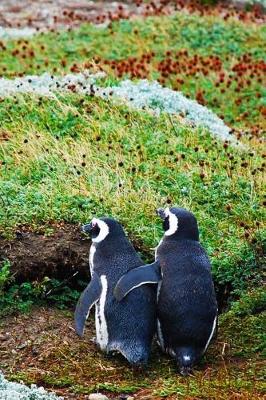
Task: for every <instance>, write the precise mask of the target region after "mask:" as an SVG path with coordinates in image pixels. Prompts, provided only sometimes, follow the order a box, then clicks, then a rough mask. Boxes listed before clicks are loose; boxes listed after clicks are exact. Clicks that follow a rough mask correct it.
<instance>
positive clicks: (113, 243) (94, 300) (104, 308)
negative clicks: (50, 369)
mask: <svg viewBox="0 0 266 400" xmlns="http://www.w3.org/2000/svg"><path fill="white" fill-rule="evenodd" d="M82 230H83V231H84V232H85V233H87V234H89V235H90V236H91V238H92V244H91V248H90V253H89V265H90V273H91V281H90V283H89V284H88V286H87V287H86V289H85V290H84V292H83V293H82V294H81V296H80V299H79V301H78V304H77V306H76V310H75V315H74V320H75V330H76V333H77V334H78V335H79V336H82V335H83V333H84V329H85V323H86V319H87V318H88V316H89V313H90V310H91V308H92V307H93V306H95V326H96V343H97V344H98V345H99V347H100V349H101V350H102V351H103V352H105V353H107V354H108V353H111V354H112V353H113V352H119V353H121V354H122V355H123V356H124V357H125V358H126V359H127V361H128V362H129V363H130V364H132V365H133V366H136V367H141V366H142V365H145V364H146V363H147V361H148V358H149V354H150V348H151V342H152V339H153V336H154V333H155V330H156V285H154V282H155V283H156V282H157V281H158V278H157V273H159V272H158V271H157V272H156V271H155V270H153V271H154V274H153V277H152V274H150V276H151V282H150V283H151V285H145V286H141V287H139V288H136V290H134V291H132V293H130V294H129V295H128V296H127V297H126V298H125V299H123V300H122V301H120V302H118V301H117V300H116V299H115V297H114V295H113V291H114V288H115V285H116V283H117V282H118V280H119V279H120V277H121V276H122V275H124V274H126V273H127V272H128V271H130V270H131V269H133V268H136V267H139V266H142V265H143V262H142V260H141V258H140V257H139V255H138V254H137V252H136V250H135V249H134V247H133V246H132V244H131V243H130V242H129V240H128V239H127V237H126V235H125V232H124V230H123V228H122V226H121V224H120V223H119V222H118V221H116V220H115V219H112V218H109V217H102V218H93V219H92V221H91V223H89V224H86V225H84V226H83V227H82ZM147 269H149V268H147ZM153 281H154V282H153Z"/></svg>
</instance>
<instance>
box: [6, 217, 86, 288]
mask: <svg viewBox="0 0 266 400" xmlns="http://www.w3.org/2000/svg"><path fill="white" fill-rule="evenodd" d="M89 247H90V240H88V239H86V238H84V237H83V236H82V233H81V232H80V228H79V227H78V226H75V225H70V224H68V225H66V224H61V225H60V226H57V228H56V230H55V231H54V233H53V234H51V235H48V236H47V235H45V234H44V233H36V232H31V231H27V230H26V229H21V230H20V231H17V238H15V239H13V240H7V239H3V238H0V261H1V260H5V259H7V260H9V262H10V264H11V272H12V274H13V275H14V277H15V280H16V281H17V282H23V281H26V280H30V281H33V280H41V279H43V278H44V277H45V276H48V277H49V278H55V279H60V280H62V279H67V278H69V277H71V276H73V275H74V274H75V273H76V272H78V277H79V278H81V279H83V278H86V280H88V276H89V268H88V256H89Z"/></svg>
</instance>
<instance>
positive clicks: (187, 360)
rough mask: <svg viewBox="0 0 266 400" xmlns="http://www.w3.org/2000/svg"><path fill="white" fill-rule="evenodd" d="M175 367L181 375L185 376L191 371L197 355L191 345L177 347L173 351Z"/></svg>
mask: <svg viewBox="0 0 266 400" xmlns="http://www.w3.org/2000/svg"><path fill="white" fill-rule="evenodd" d="M175 354H176V362H177V367H178V370H179V372H180V374H181V375H183V376H187V375H190V374H191V373H192V370H193V366H194V364H195V362H196V361H197V359H198V357H197V355H196V351H195V350H194V349H192V348H191V347H178V348H177V349H176V351H175Z"/></svg>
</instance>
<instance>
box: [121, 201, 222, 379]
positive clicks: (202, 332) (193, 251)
mask: <svg viewBox="0 0 266 400" xmlns="http://www.w3.org/2000/svg"><path fill="white" fill-rule="evenodd" d="M157 213H158V215H159V216H160V217H161V218H162V220H163V229H164V236H163V238H162V240H161V241H160V243H159V245H158V247H157V249H156V254H155V259H156V261H155V263H154V267H155V268H158V264H159V265H160V269H161V277H162V280H161V282H159V285H158V292H157V301H158V306H157V307H158V310H157V335H158V339H159V343H160V346H161V348H162V349H163V351H164V352H166V353H168V354H170V355H171V356H172V357H174V358H175V360H176V362H177V365H178V368H179V371H180V373H181V374H183V375H187V374H188V373H189V372H190V371H191V369H192V367H193V366H194V365H195V364H196V363H197V362H198V361H199V360H200V358H201V357H202V356H203V354H204V353H205V351H206V350H207V348H208V346H209V343H210V341H211V339H212V337H213V334H214V332H215V329H216V325H217V302H216V296H215V291H214V285H213V281H212V276H211V265H210V261H209V259H208V256H207V254H206V252H205V250H204V249H203V248H202V246H201V245H200V243H199V231H198V225H197V220H196V218H195V216H194V215H193V214H192V213H191V212H189V211H187V210H185V209H183V208H175V207H173V208H171V209H169V208H166V209H165V210H164V209H159V210H157ZM150 269H151V268H150ZM137 270H138V268H137ZM137 270H136V271H137ZM145 281H146V282H148V281H149V274H148V273H146V274H145V276H143V280H142V283H143V284H144V283H145ZM140 282H141V277H140V273H139V272H138V273H137V274H135V275H134V271H130V272H129V273H128V274H127V275H125V276H124V277H123V278H122V279H120V281H119V282H118V285H117V287H116V288H115V292H114V293H115V295H116V297H117V299H118V300H120V299H122V298H123V297H124V296H125V295H126V294H127V293H129V292H130V290H131V288H134V286H136V285H139V284H140Z"/></svg>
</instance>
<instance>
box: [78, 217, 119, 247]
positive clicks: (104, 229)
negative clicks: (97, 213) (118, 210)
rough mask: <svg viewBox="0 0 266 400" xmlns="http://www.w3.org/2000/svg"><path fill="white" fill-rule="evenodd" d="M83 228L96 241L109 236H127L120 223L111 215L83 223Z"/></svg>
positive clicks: (98, 241)
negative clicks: (110, 216)
mask: <svg viewBox="0 0 266 400" xmlns="http://www.w3.org/2000/svg"><path fill="white" fill-rule="evenodd" d="M81 230H82V232H84V233H86V234H88V235H90V236H91V239H92V241H93V242H94V243H100V242H102V241H103V240H105V239H107V238H108V239H110V238H115V237H118V236H121V235H123V236H125V233H124V230H123V228H122V226H121V225H120V223H119V222H118V221H116V220H115V219H113V218H109V217H101V218H93V219H92V220H91V222H90V223H89V224H85V225H83V226H82V228H81Z"/></svg>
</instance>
